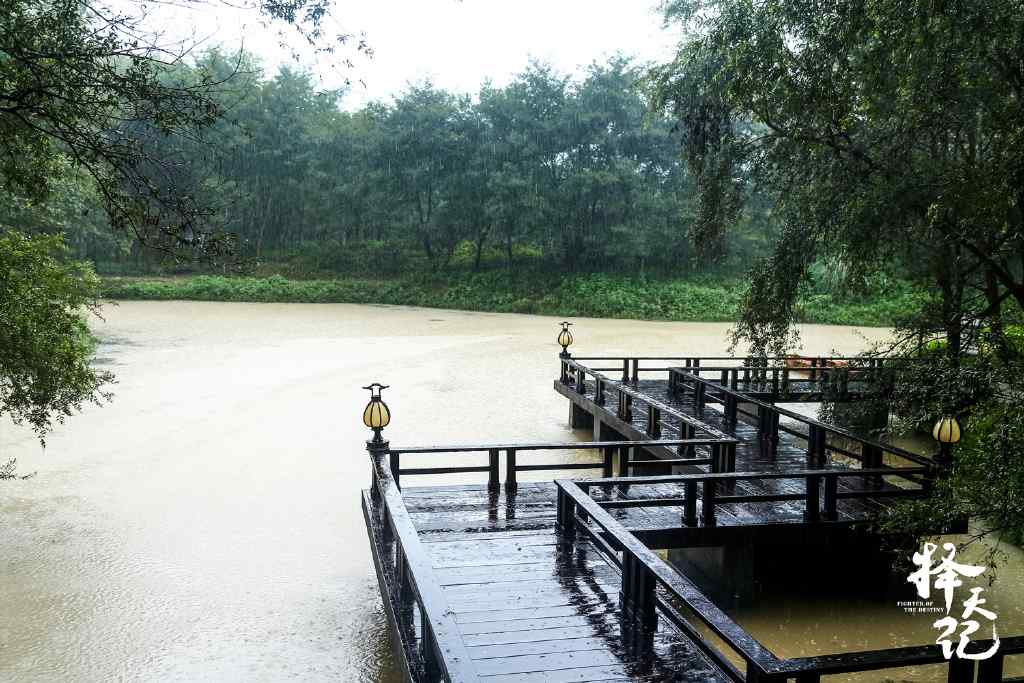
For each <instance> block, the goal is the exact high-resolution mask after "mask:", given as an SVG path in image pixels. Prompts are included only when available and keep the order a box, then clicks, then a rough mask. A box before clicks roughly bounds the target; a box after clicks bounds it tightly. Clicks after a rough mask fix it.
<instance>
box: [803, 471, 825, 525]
mask: <svg viewBox="0 0 1024 683" xmlns="http://www.w3.org/2000/svg"><path fill="white" fill-rule="evenodd" d="M806 485H807V506H806V508H805V509H804V520H806V521H808V522H817V521H819V520H820V519H821V491H820V486H821V477H818V476H809V477H807V479H806Z"/></svg>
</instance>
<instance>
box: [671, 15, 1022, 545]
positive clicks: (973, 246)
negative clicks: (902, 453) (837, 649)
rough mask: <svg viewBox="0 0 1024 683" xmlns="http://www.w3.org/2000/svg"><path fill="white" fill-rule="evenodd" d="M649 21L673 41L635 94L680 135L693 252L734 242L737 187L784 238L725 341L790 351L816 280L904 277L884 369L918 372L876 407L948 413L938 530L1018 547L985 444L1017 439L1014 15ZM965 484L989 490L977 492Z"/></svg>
mask: <svg viewBox="0 0 1024 683" xmlns="http://www.w3.org/2000/svg"><path fill="white" fill-rule="evenodd" d="M664 9H665V11H666V16H667V18H668V20H669V21H674V22H679V23H680V24H682V25H683V26H684V27H685V28H686V29H687V31H688V33H687V35H686V37H685V38H684V40H683V42H682V44H681V46H680V49H679V52H678V54H677V56H676V59H675V60H674V61H673V62H672V63H670V64H666V65H663V66H661V67H658V68H655V69H654V70H653V71H652V72H651V81H652V85H653V89H654V93H655V95H656V103H657V105H658V106H659V107H661V108H663V109H665V110H667V111H669V112H671V113H672V114H673V115H674V116H675V117H676V118H677V120H678V121H679V126H680V129H681V132H682V134H683V151H684V157H685V158H686V160H687V163H688V166H689V167H690V169H691V172H692V173H693V175H694V177H695V178H696V179H697V186H698V190H699V193H700V197H699V204H700V206H701V210H700V212H699V218H698V221H699V223H700V224H701V225H702V227H701V230H700V232H701V234H702V240H703V241H704V242H705V243H707V242H713V241H714V240H715V239H717V238H718V237H719V236H720V235H721V234H723V232H724V231H725V230H727V229H728V228H729V227H730V226H731V225H733V224H735V222H736V220H737V217H738V216H739V215H740V211H741V209H742V207H743V203H744V200H745V199H746V198H747V197H749V192H748V186H745V185H744V183H743V182H742V178H743V176H744V175H749V176H750V177H751V178H752V179H753V180H754V181H755V183H756V184H757V185H759V186H761V187H763V188H765V189H766V190H767V191H768V192H769V193H770V196H771V197H772V199H773V200H774V204H775V215H776V217H777V219H778V221H779V223H780V225H781V233H780V235H779V238H778V239H777V241H776V242H775V244H774V246H773V249H772V250H771V251H770V252H769V253H768V254H766V255H765V256H764V257H763V258H762V259H761V260H759V261H758V262H757V263H756V264H755V266H754V267H753V269H752V271H751V276H750V286H749V289H748V290H747V292H746V295H745V297H744V300H743V304H742V308H741V311H740V321H739V323H738V325H737V327H736V329H735V337H736V339H737V341H739V340H746V341H749V342H751V344H752V346H753V349H754V350H755V352H763V353H768V352H776V353H779V352H782V351H784V350H785V349H786V348H788V347H789V346H790V345H791V344H792V343H793V337H792V334H791V333H792V325H791V324H792V322H793V321H794V319H795V317H796V315H797V313H798V311H797V307H796V305H797V298H798V296H799V294H800V292H801V288H802V287H804V286H806V285H808V284H809V283H810V279H811V274H812V266H813V265H814V264H815V263H816V262H821V261H823V260H827V261H829V262H831V263H840V264H841V265H842V271H844V272H845V274H846V275H845V279H846V282H847V283H848V285H850V286H853V287H856V286H858V285H859V284H860V283H861V282H862V281H864V279H866V278H868V277H871V276H877V275H879V274H884V273H886V272H889V271H896V272H899V273H901V274H904V275H906V276H907V277H909V278H912V279H913V280H915V281H916V282H917V283H918V284H919V286H920V288H921V289H922V291H924V292H927V294H926V295H924V296H922V297H921V299H920V306H919V308H918V310H917V311H916V312H915V313H914V315H913V316H911V317H910V318H908V319H907V320H904V321H902V324H901V325H900V330H899V333H898V335H897V337H896V340H895V342H894V343H893V344H892V345H891V346H890V347H889V348H887V349H885V350H886V351H889V352H895V353H903V354H907V355H911V356H913V357H914V358H916V362H915V363H912V364H910V365H908V366H907V370H906V371H905V372H904V374H903V376H902V377H901V378H898V379H897V381H896V382H895V384H894V385H893V387H892V393H891V395H890V396H889V398H890V400H891V401H892V403H893V405H894V407H896V409H897V410H898V412H899V413H900V414H902V415H903V416H904V418H906V422H907V423H909V424H913V425H914V426H924V425H926V424H930V422H932V421H934V419H935V417H936V416H938V415H941V414H947V413H951V414H959V415H961V416H962V417H965V416H969V417H970V418H971V425H970V427H969V431H970V430H971V429H973V430H974V431H976V432H977V439H972V440H971V442H970V443H967V444H965V446H964V447H963V448H961V449H960V450H961V454H962V457H961V464H959V465H958V466H957V468H956V469H955V470H954V472H953V473H952V474H951V476H950V477H949V478H947V479H945V480H943V484H942V485H941V487H940V491H941V495H940V496H938V497H937V498H936V499H935V501H934V502H933V505H935V506H936V514H938V515H939V516H940V517H943V518H944V519H946V520H947V521H948V520H949V519H952V518H953V517H955V516H956V515H963V514H969V515H972V516H977V517H980V518H983V519H985V520H987V523H986V524H985V525H984V526H985V528H987V529H991V530H997V529H1004V528H1015V529H1017V530H1018V531H1019V530H1021V529H1024V514H1022V513H1021V505H1020V500H1021V497H1020V491H1021V490H1022V488H1024V466H1022V465H1021V462H1022V460H1021V457H1020V456H1021V453H1020V452H1019V449H1020V446H1019V444H1020V440H1019V439H1016V441H1015V442H1014V443H1011V442H1004V441H1002V438H1004V437H1005V438H1011V437H1013V436H1014V435H1016V431H1015V430H1018V429H1019V425H1020V424H1021V423H1022V422H1024V414H1022V412H1021V411H1022V410H1024V409H1022V408H1021V407H1020V406H1021V402H1020V399H1019V397H1020V395H1021V394H1020V390H1021V389H1024V387H1020V386H1019V381H1018V380H1017V379H1016V378H1018V377H1019V376H1020V370H1021V366H1022V365H1021V359H1022V353H1024V346H1021V345H1020V344H1018V343H1016V342H1015V339H1014V336H1013V332H1015V329H1014V328H1011V327H1010V325H1008V323H1014V322H1020V321H1021V320H1022V306H1024V288H1022V286H1021V285H1022V282H1024V220H1022V217H1024V214H1022V213H1021V211H1022V207H1024V203H1022V202H1024V163H1022V161H1021V160H1022V158H1024V156H1022V155H1024V107H1022V97H1024V42H1022V41H1021V40H1020V36H1021V35H1022V34H1024V12H1022V11H1021V6H1020V3H1018V2H1003V1H1002V0H980V1H979V2H972V3H933V2H924V1H918V0H855V1H851V0H830V1H829V2H824V3H822V2H816V3H804V2H783V1H782V0H768V1H766V2H757V3H751V2H747V1H746V0H709V1H704V0H673V1H670V2H666V3H665V4H664ZM932 338H938V341H936V342H934V343H933V344H931V345H930V346H929V347H923V341H926V340H928V339H932ZM994 416H998V419H995V420H993V417H994ZM996 425H999V426H998V427H996ZM981 466H984V467H989V468H991V472H993V473H994V472H997V471H998V472H999V475H998V476H980V475H979V472H980V467H981ZM912 512H913V511H912ZM910 517H912V518H914V519H916V520H917V521H918V522H922V523H921V524H914V523H912V522H911V521H909V518H908V520H905V521H906V525H907V526H908V527H909V528H912V529H915V530H922V529H926V528H928V524H929V523H933V522H934V521H935V518H934V517H930V518H926V517H925V516H922V514H921V510H920V509H918V510H917V511H916V513H915V514H911V515H910ZM931 528H933V529H934V528H935V527H934V526H932V527H931Z"/></svg>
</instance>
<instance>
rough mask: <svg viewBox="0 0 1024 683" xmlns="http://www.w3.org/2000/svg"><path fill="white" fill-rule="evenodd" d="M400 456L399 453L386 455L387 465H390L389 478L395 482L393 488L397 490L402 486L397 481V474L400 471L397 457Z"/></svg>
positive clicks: (392, 452) (399, 460)
mask: <svg viewBox="0 0 1024 683" xmlns="http://www.w3.org/2000/svg"><path fill="white" fill-rule="evenodd" d="M400 455H401V453H395V452H394V451H390V452H389V453H388V464H390V465H391V478H392V479H394V480H395V486H397V487H398V488H399V489H401V488H402V485H401V483H399V480H398V477H399V474H398V472H399V470H400V469H401V458H400V457H399V456H400Z"/></svg>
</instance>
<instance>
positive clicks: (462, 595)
mask: <svg viewBox="0 0 1024 683" xmlns="http://www.w3.org/2000/svg"><path fill="white" fill-rule="evenodd" d="M402 495H403V498H404V499H405V503H406V507H407V509H408V511H409V515H410V517H411V518H412V520H413V523H414V524H415V526H416V529H417V531H418V532H419V534H420V537H421V539H422V540H423V542H424V547H425V548H426V552H427V555H428V556H429V557H430V561H431V563H432V566H433V568H434V573H435V575H436V576H437V578H438V581H439V582H440V584H441V586H442V588H443V591H444V595H445V597H446V598H447V601H448V604H449V606H450V608H451V610H452V611H453V612H454V615H455V621H456V622H457V624H458V627H459V631H460V633H461V635H462V637H463V639H464V641H465V644H466V646H467V650H468V652H469V655H470V657H471V658H472V660H473V665H474V667H475V669H476V672H477V674H478V675H479V676H480V677H481V680H483V681H487V682H489V683H512V682H519V681H651V682H653V681H726V680H729V679H728V678H727V677H726V676H725V674H723V673H722V672H721V671H720V670H718V669H717V668H716V667H715V666H714V665H712V663H711V662H710V661H709V660H708V659H707V658H706V657H705V656H704V655H703V654H701V653H700V652H699V651H698V650H697V649H696V647H695V646H694V645H693V643H692V642H691V641H690V640H689V639H688V638H687V637H686V636H684V635H683V634H682V633H681V632H680V631H679V630H678V629H677V628H676V627H675V626H673V625H672V624H671V623H670V622H668V621H662V622H660V623H659V626H658V629H657V631H656V632H655V633H653V634H651V637H650V647H649V648H647V647H643V648H638V647H637V643H636V638H635V636H631V635H630V633H629V629H628V628H626V629H625V630H624V628H623V623H622V620H621V619H620V618H619V609H618V600H619V588H620V585H619V584H620V582H621V581H620V577H619V571H618V569H617V568H616V567H614V566H611V565H610V564H609V563H608V562H607V561H606V560H605V558H604V557H603V556H602V555H601V553H600V552H598V551H597V549H596V548H595V547H594V546H593V545H592V544H591V543H590V542H589V541H588V540H587V539H585V538H577V539H576V542H575V543H572V544H567V543H566V542H565V539H564V538H562V537H561V536H560V535H559V534H558V532H557V530H556V528H555V486H554V484H552V483H529V484H525V483H524V484H519V486H518V490H517V491H516V492H514V493H508V492H506V491H504V490H501V491H497V492H491V491H488V489H487V488H486V487H480V486H454V487H429V488H407V489H405V490H403V492H402Z"/></svg>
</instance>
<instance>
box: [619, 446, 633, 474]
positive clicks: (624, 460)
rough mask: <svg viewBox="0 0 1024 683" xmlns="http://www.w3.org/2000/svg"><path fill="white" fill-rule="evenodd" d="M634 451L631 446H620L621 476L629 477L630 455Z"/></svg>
mask: <svg viewBox="0 0 1024 683" xmlns="http://www.w3.org/2000/svg"><path fill="white" fill-rule="evenodd" d="M631 450H632V449H631V448H630V447H629V446H619V476H620V477H628V476H629V453H630V451H631Z"/></svg>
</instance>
